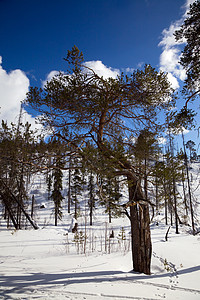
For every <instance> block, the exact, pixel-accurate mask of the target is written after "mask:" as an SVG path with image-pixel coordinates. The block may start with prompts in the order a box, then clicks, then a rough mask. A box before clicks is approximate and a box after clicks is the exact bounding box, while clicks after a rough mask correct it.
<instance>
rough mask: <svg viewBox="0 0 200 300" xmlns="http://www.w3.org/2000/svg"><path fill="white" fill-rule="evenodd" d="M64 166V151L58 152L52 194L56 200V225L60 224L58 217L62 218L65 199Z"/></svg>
mask: <svg viewBox="0 0 200 300" xmlns="http://www.w3.org/2000/svg"><path fill="white" fill-rule="evenodd" d="M63 166H64V160H63V157H62V153H61V152H57V153H56V157H55V167H54V169H53V171H52V177H53V190H52V194H51V198H52V200H53V202H54V214H55V226H57V225H58V219H60V220H61V219H62V201H63V199H64V197H63V195H62V190H63V186H62V178H63V172H62V168H63Z"/></svg>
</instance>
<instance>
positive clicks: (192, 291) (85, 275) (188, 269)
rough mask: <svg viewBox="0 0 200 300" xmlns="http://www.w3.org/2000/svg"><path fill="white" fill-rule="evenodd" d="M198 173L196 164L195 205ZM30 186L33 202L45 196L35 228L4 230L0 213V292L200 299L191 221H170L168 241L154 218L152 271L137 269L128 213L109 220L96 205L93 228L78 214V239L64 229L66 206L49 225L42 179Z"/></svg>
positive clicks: (199, 255) (198, 256)
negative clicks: (176, 225)
mask: <svg viewBox="0 0 200 300" xmlns="http://www.w3.org/2000/svg"><path fill="white" fill-rule="evenodd" d="M198 173H199V165H198V166H197V165H195V166H194V168H193V177H194V178H193V189H194V190H195V192H196V200H197V201H196V209H197V208H198V205H197V204H198V194H199V192H198V188H197V187H198V184H199V179H198V178H199V177H198ZM195 176H196V177H195ZM32 191H34V194H35V195H36V205H38V207H39V206H40V204H41V203H42V202H45V208H43V209H38V211H37V214H36V215H35V218H36V219H37V222H38V224H39V226H40V229H38V230H33V229H28V230H23V231H22V230H21V231H15V230H7V229H6V226H5V224H4V222H3V220H2V219H1V223H0V299H71V300H74V299H80V300H81V299H88V300H93V299H94V300H98V299H99V300H103V299H105V300H108V299H171V300H173V299H180V300H184V299H187V300H193V299H200V235H196V236H192V235H190V234H189V233H188V231H189V230H190V228H189V227H188V226H182V227H180V234H179V235H176V234H175V229H174V228H173V227H172V228H171V229H170V231H169V236H168V241H167V242H166V241H165V234H166V231H167V229H168V226H165V225H164V222H163V220H162V217H159V218H160V220H159V222H158V225H156V223H155V224H152V226H151V232H152V243H153V256H152V274H151V275H150V276H147V275H144V274H138V273H135V272H133V271H132V261H131V251H130V225H129V220H128V219H127V218H126V217H124V218H118V219H113V221H112V223H111V224H109V223H108V216H106V215H105V214H104V212H103V209H98V210H96V212H95V218H94V225H93V226H92V227H91V226H89V217H88V215H87V214H86V213H83V215H82V216H81V217H80V218H79V220H78V223H79V232H80V231H82V232H83V233H84V232H86V236H87V238H86V239H83V241H82V242H80V240H79V243H78V242H75V235H74V234H73V233H71V232H68V230H69V228H70V225H71V222H72V216H71V215H68V214H67V213H65V214H64V217H63V221H62V222H59V226H57V227H55V226H53V224H54V219H53V214H52V203H51V202H48V203H47V202H46V201H45V199H46V194H45V193H46V192H45V190H43V184H42V183H41V181H38V180H37V182H35V183H34V184H33V185H32ZM85 221H86V225H85ZM122 228H123V229H124V230H125V239H124V240H123V239H122V238H121V233H122ZM112 230H113V231H114V238H113V239H110V238H109V236H110V233H111V231H112Z"/></svg>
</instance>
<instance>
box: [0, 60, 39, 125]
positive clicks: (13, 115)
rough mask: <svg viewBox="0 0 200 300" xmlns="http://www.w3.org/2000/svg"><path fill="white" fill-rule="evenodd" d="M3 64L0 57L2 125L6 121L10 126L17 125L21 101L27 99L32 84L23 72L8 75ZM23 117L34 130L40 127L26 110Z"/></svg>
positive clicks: (0, 111) (0, 112) (12, 72)
mask: <svg viewBox="0 0 200 300" xmlns="http://www.w3.org/2000/svg"><path fill="white" fill-rule="evenodd" d="M1 64H2V57H1V56H0V123H1V122H2V120H4V121H7V123H8V125H9V124H10V123H11V122H13V123H15V124H17V122H18V118H19V113H20V107H21V101H23V100H24V99H25V97H26V93H27V92H28V88H29V84H30V82H29V79H28V77H27V76H26V74H25V73H24V72H23V71H21V70H19V69H17V70H13V71H11V72H10V73H7V72H6V70H4V69H3V68H2V66H1ZM22 117H23V122H26V121H28V122H29V123H30V124H31V125H32V127H34V128H39V127H40V126H39V125H36V124H35V119H34V118H33V117H32V116H31V115H29V114H28V113H27V112H26V111H25V110H24V109H23V110H22Z"/></svg>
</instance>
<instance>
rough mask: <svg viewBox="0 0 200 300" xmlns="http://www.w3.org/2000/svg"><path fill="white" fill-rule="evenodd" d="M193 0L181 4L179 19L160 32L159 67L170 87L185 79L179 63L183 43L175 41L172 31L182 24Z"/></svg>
mask: <svg viewBox="0 0 200 300" xmlns="http://www.w3.org/2000/svg"><path fill="white" fill-rule="evenodd" d="M194 1H195V0H187V1H186V2H185V5H184V6H183V10H184V13H183V15H182V17H181V18H180V19H179V20H176V21H175V22H173V23H172V24H171V25H170V26H169V28H165V29H164V30H163V32H162V40H161V41H160V43H159V46H161V47H162V48H163V52H162V53H161V55H160V69H161V70H162V71H164V72H168V79H169V81H170V82H171V84H172V87H173V88H175V89H177V88H179V83H178V80H181V81H183V80H185V78H186V73H185V70H184V69H183V68H182V66H181V65H180V64H179V60H180V55H181V49H180V47H179V46H180V45H181V44H183V43H184V41H183V42H179V43H177V42H176V40H175V37H174V32H175V31H176V30H178V29H179V28H180V26H181V25H182V24H183V22H184V19H185V17H186V15H187V12H188V10H189V8H190V4H192V3H193V2H194Z"/></svg>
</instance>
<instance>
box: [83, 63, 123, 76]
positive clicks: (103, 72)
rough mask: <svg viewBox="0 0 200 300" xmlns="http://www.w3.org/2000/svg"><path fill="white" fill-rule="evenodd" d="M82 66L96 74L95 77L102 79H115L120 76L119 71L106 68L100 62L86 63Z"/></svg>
mask: <svg viewBox="0 0 200 300" xmlns="http://www.w3.org/2000/svg"><path fill="white" fill-rule="evenodd" d="M84 65H85V66H86V67H88V68H90V69H92V70H93V71H94V72H96V73H97V75H99V76H103V78H104V79H107V78H109V77H112V78H117V76H118V75H120V71H119V70H118V69H113V68H110V67H106V66H105V65H104V64H103V63H102V61H100V60H96V61H87V62H85V63H84Z"/></svg>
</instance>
